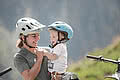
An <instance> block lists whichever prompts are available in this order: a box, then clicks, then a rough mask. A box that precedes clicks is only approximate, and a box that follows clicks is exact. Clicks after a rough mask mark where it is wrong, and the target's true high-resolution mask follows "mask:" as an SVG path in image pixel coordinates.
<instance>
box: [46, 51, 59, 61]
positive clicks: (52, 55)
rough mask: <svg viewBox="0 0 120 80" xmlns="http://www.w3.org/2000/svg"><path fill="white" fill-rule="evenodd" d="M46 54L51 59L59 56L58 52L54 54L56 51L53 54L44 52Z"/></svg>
mask: <svg viewBox="0 0 120 80" xmlns="http://www.w3.org/2000/svg"><path fill="white" fill-rule="evenodd" d="M44 56H47V57H48V59H50V60H56V59H57V58H58V56H57V55H56V54H54V53H52V54H51V53H48V52H44Z"/></svg>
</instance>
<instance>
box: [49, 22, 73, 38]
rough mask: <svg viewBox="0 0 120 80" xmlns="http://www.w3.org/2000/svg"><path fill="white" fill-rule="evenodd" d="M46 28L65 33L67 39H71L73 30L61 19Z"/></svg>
mask: <svg viewBox="0 0 120 80" xmlns="http://www.w3.org/2000/svg"><path fill="white" fill-rule="evenodd" d="M48 29H55V30H57V31H60V32H66V33H67V39H68V40H69V39H71V38H72V37H73V30H72V28H71V26H70V25H68V24H67V23H65V22H62V21H56V22H54V23H52V24H51V25H49V26H48Z"/></svg>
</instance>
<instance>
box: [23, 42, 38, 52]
mask: <svg viewBox="0 0 120 80" xmlns="http://www.w3.org/2000/svg"><path fill="white" fill-rule="evenodd" d="M23 47H24V48H26V49H27V50H29V51H30V52H32V53H33V54H34V53H35V52H34V51H35V49H36V48H29V47H28V46H26V45H25V44H24V46H23Z"/></svg>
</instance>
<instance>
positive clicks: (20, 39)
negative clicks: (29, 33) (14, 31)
mask: <svg viewBox="0 0 120 80" xmlns="http://www.w3.org/2000/svg"><path fill="white" fill-rule="evenodd" d="M22 36H23V34H22V33H20V35H19V39H18V40H17V43H16V47H18V48H22V47H23V39H22Z"/></svg>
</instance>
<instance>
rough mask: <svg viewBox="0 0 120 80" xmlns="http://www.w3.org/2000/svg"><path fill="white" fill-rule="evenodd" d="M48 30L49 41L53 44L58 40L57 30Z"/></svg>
mask: <svg viewBox="0 0 120 80" xmlns="http://www.w3.org/2000/svg"><path fill="white" fill-rule="evenodd" d="M49 32H50V42H51V44H52V45H54V44H56V42H57V40H58V32H57V31H55V30H49Z"/></svg>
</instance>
